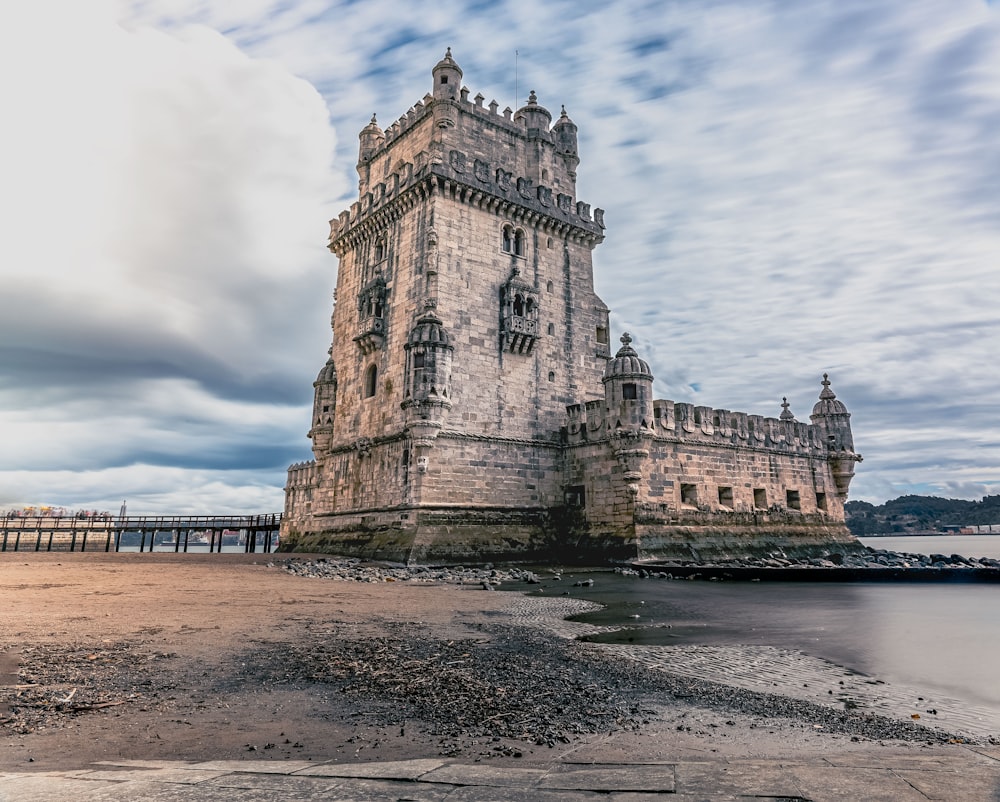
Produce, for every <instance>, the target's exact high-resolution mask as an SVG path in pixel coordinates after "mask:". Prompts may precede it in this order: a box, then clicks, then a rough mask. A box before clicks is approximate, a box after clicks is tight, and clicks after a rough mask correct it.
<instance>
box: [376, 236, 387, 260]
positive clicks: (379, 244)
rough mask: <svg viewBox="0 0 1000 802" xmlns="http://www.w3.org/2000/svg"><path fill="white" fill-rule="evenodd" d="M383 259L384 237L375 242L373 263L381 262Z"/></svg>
mask: <svg viewBox="0 0 1000 802" xmlns="http://www.w3.org/2000/svg"><path fill="white" fill-rule="evenodd" d="M383 259H385V237H379V238H378V239H377V240H375V261H376V262H381V261H382V260H383Z"/></svg>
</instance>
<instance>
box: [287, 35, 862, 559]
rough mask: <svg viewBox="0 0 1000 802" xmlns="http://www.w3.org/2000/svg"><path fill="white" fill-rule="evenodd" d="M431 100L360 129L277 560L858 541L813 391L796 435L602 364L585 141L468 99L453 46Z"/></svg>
mask: <svg viewBox="0 0 1000 802" xmlns="http://www.w3.org/2000/svg"><path fill="white" fill-rule="evenodd" d="M431 79H432V88H431V91H430V92H429V93H428V94H427V95H425V96H424V97H423V99H421V100H419V101H418V102H417V103H416V104H414V105H413V106H412V107H411V108H410V109H409V111H407V112H406V114H404V115H403V116H401V117H400V118H399V119H398V120H396V121H395V122H393V123H392V124H390V125H389V126H388V127H387V128H385V129H384V130H383V129H382V128H381V127H380V126H379V124H378V122H377V120H376V118H375V117H374V116H373V117H372V119H371V122H369V123H368V125H367V126H365V128H364V129H363V130H362V131H361V134H360V143H359V151H358V164H357V168H358V195H359V200H358V201H357V202H356V203H354V204H352V206H351V208H350V209H348V210H346V211H344V212H341V213H340V215H339V216H338V217H337V218H336V219H335V220H333V221H331V223H330V250H331V251H333V252H334V253H335V254H336V255H337V257H338V258H339V260H340V269H339V272H338V275H337V289H336V296H335V297H336V299H337V303H336V305H335V307H334V311H333V317H332V327H333V342H332V345H331V347H330V351H329V354H330V357H329V359H328V360H327V362H326V364H325V365H324V366H323V367H322V369H321V370H320V372H319V375H318V376H317V378H316V381H315V382H314V384H313V387H314V390H315V398H314V403H313V417H312V427H311V429H310V430H309V437H310V438H311V440H312V450H313V457H314V459H313V460H312V461H311V462H306V463H301V464H298V465H293V466H292V467H291V468H290V469H289V473H288V484H287V487H286V491H285V492H286V497H285V516H284V519H283V521H282V541H283V546H284V548H292V549H299V550H315V551H330V552H336V553H347V554H355V555H360V556H372V557H375V556H377V557H380V558H383V559H391V560H407V561H462V562H465V561H470V560H473V561H474V560H479V561H486V560H499V559H507V558H516V559H532V558H534V559H544V558H549V557H555V558H557V559H565V560H591V561H594V560H601V559H605V558H608V557H613V558H618V559H630V558H631V559H635V558H642V557H674V558H682V559H689V558H695V559H703V558H726V557H732V556H742V555H747V554H760V553H767V554H774V553H780V554H801V555H813V554H820V555H822V554H826V553H829V552H830V551H840V552H844V551H848V550H851V549H854V548H860V546H859V545H858V544H857V543H856V541H854V540H853V539H852V538H851V536H850V534H849V533H848V531H847V529H846V527H845V525H844V502H845V501H846V500H847V491H848V487H849V485H850V482H851V478H852V477H853V475H854V468H855V464H856V463H857V462H859V461H860V460H861V456H860V455H859V454H857V453H856V452H855V451H854V442H853V437H852V435H851V426H850V417H851V416H850V413H849V412H848V411H847V407H846V406H845V405H844V404H843V403H842V402H841V401H839V400H838V399H837V397H836V395H835V394H834V393H833V390H832V389H831V387H830V382H829V379H827V378H826V377H825V376H824V379H823V384H822V386H823V389H822V390H821V392H820V397H819V401H818V402H817V403H816V405H815V407H814V408H813V413H812V416H811V423H804V422H800V421H797V420H796V419H795V416H794V414H792V412H791V410H790V408H789V407H790V405H789V403H788V401H787V400H785V401H784V402H783V404H782V410H783V411H782V412H781V414H780V416H779V417H775V418H770V417H764V416H761V415H756V414H748V413H746V412H733V411H731V410H729V409H721V408H713V407H707V406H700V405H697V406H696V405H693V404H689V403H680V402H673V401H669V400H662V399H655V398H654V397H653V374H652V372H651V370H650V367H649V363H647V362H646V361H645V360H644V359H642V357H641V356H640V355H639V353H638V351H637V350H636V349H635V348H634V347H633V345H632V338H631V337H630V336H629V335H628V334H624V335H623V336H622V338H621V343H622V346H621V348H620V349H618V350H617V351H616V353H615V355H614V358H612V357H611V351H610V344H609V336H608V335H609V331H608V309H607V307H606V306H605V305H604V303H602V301H601V299H600V298H598V297H597V295H596V294H595V293H594V285H593V263H592V258H591V255H592V252H593V249H594V247H595V246H596V245H598V244H599V243H600V242H601V241H602V240H603V239H604V215H603V212H602V211H601V210H600V209H594V210H593V211H591V208H590V206H589V205H588V204H586V203H584V202H583V201H579V200H577V199H576V170H577V167H578V166H579V165H580V155H579V153H578V151H577V128H576V125H574V123H573V122H572V120H570V118H569V117H568V116H567V115H566V112H565V109H564V110H563V112H562V114H561V115H560V116H559V118H558V119H557V120H556V121H555V122H554V123H553V121H552V115H551V114H550V113H549V111H548V110H547V109H545V108H544V107H542V106H540V105H539V103H538V98H537V97H536V96H535V93H534V92H531V94H530V95H529V97H528V102H527V103H526V104H525V105H524V106H522V107H521V108H520V109H518V110H517V111H516V112H514V111H512V110H511V109H509V108H507V109H504V110H503V112H500V111H499V110H498V104H497V103H496V101H493V102H491V103H489V104H488V105H484V100H485V98H484V97H483V96H482V95H481V94H477V95H476V96H475V97H474V98H472V99H470V98H469V90H468V89H466V88H465V87H464V86H463V85H462V70H461V69H460V68H459V66H458V64H456V63H455V61H454V59H453V58H452V57H451V53H450V51H449V52H448V53H447V54H445V57H444V58H443V59H442V60H441V61H440V62H438V64H437V65H436V66H435V67H434V69H433V70H432V71H431Z"/></svg>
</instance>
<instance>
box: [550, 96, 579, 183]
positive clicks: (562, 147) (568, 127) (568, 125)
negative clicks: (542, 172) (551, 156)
mask: <svg viewBox="0 0 1000 802" xmlns="http://www.w3.org/2000/svg"><path fill="white" fill-rule="evenodd" d="M576 133H577V128H576V123H574V122H573V121H572V120H571V119H570V118H569V115H568V114H567V113H566V107H565V106H563V107H562V114H560V115H559V119H558V120H557V121H556V124H555V125H553V126H552V139H553V141H554V142H555V146H556V153H558V154H559V155H560V156H562V157H563V161H564V162H566V169H567V170H568V171H569V174H570V176H572V177H573V178H576V168H577V167H579V166H580V153H579V150H578V146H577V137H576Z"/></svg>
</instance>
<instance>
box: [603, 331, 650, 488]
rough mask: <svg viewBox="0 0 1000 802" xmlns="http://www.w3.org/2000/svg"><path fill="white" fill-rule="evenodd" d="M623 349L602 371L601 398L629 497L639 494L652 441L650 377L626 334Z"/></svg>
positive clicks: (647, 369)
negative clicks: (606, 410) (604, 405)
mask: <svg viewBox="0 0 1000 802" xmlns="http://www.w3.org/2000/svg"><path fill="white" fill-rule="evenodd" d="M621 342H622V347H621V348H619V349H618V353H617V354H615V358H614V359H612V360H611V361H610V362H608V366H607V368H606V369H605V371H604V379H603V381H604V398H605V403H606V404H607V408H608V413H607V426H608V428H609V430H610V435H611V448H612V450H613V451H614V454H615V457H616V458H617V460H618V464H619V465H620V466H621V469H622V478H623V479H624V480H625V484H626V487H627V488H628V492H629V494H630V495H631V496H633V497H634V496H636V495H637V494H638V492H639V482H640V481H641V480H642V475H643V474H642V469H643V465H644V463H645V462H646V460H647V458H648V457H649V441H650V440H651V439H652V437H653V421H652V412H653V373H652V371H651V370H650V369H649V364H648V363H647V362H646V361H645V360H644V359H640V357H639V355H638V354H637V353H636V352H635V349H634V348H633V347H632V345H631V343H632V337H631V336H630V335H629V333H628V332H625V333H624V334H623V335H622V337H621Z"/></svg>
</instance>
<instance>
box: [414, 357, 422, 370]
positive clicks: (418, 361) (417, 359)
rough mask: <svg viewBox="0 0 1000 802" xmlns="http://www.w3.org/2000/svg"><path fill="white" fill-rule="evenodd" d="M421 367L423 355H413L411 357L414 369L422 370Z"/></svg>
mask: <svg viewBox="0 0 1000 802" xmlns="http://www.w3.org/2000/svg"><path fill="white" fill-rule="evenodd" d="M423 366H424V355H423V354H414V355H413V367H414V368H422V367H423Z"/></svg>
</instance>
